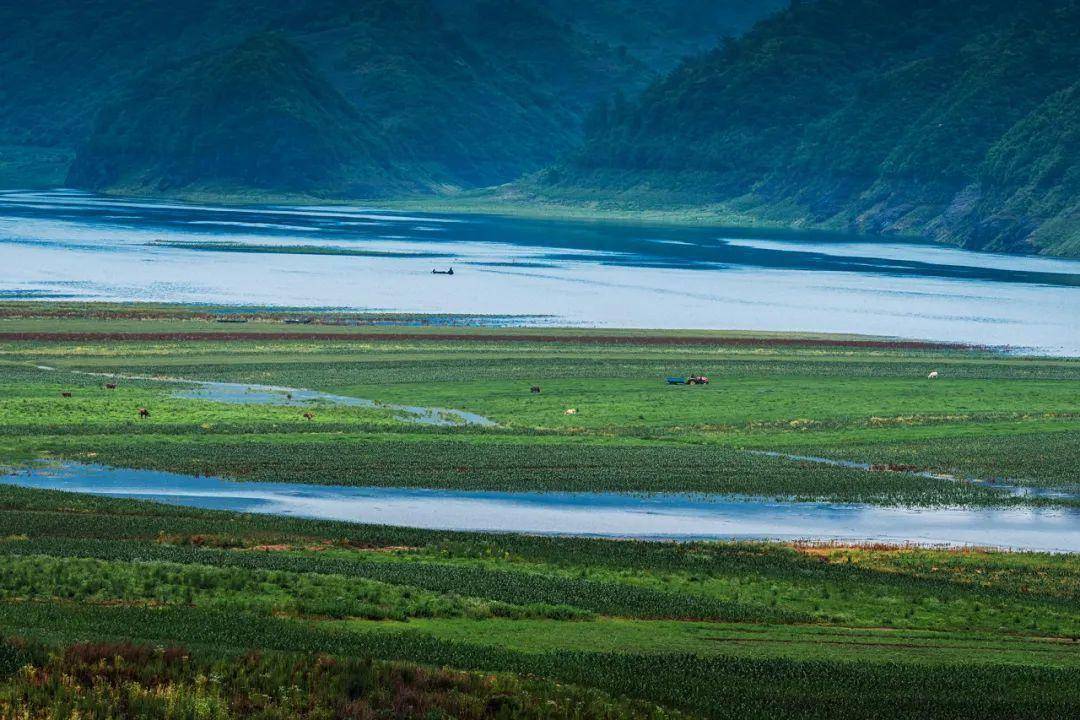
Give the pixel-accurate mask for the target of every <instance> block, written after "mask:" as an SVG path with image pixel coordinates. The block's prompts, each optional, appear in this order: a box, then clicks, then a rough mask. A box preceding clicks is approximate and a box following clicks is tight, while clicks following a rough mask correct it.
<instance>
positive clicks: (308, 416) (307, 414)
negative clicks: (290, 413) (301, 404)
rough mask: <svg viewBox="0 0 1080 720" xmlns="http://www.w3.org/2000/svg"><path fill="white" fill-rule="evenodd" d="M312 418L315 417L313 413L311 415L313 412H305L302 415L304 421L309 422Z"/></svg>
mask: <svg viewBox="0 0 1080 720" xmlns="http://www.w3.org/2000/svg"><path fill="white" fill-rule="evenodd" d="M314 417H315V413H313V412H306V413H304V419H305V420H311V419H312V418H314Z"/></svg>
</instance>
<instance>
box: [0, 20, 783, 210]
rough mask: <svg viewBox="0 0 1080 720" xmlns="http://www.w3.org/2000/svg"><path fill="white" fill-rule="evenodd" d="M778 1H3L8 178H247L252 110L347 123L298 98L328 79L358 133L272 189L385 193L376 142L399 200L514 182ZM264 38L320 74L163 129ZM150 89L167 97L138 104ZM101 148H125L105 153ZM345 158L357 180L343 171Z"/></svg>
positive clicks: (101, 183)
mask: <svg viewBox="0 0 1080 720" xmlns="http://www.w3.org/2000/svg"><path fill="white" fill-rule="evenodd" d="M777 2H778V0H769V1H768V2H764V3H762V4H761V9H760V11H756V10H748V9H747V8H746V7H745V3H743V2H738V1H736V0H701V1H700V2H697V3H694V5H695V6H701V8H705V9H706V10H708V11H709V12H708V13H705V12H704V11H701V12H700V13H699V14H698V15H697V17H698V18H699V19H700V18H708V22H709V23H711V24H712V25H710V26H708V27H705V26H704V25H703V23H704V22H705V21H702V22H698V23H693V24H688V23H687V22H686V18H685V17H684V16H683V15H681V14H680V13H678V12H674V11H672V7H674V3H672V2H671V0H648V1H646V2H636V1H633V0H608V1H606V2H604V3H601V4H599V5H598V6H597V9H596V12H586V11H583V10H580V9H577V8H576V5H575V4H573V3H565V2H547V1H546V0H512V1H508V0H469V1H468V2H459V3H449V2H445V1H444V0H370V1H366V2H362V3H357V2H350V1H349V0H299V1H298V2H292V3H282V2H277V0H250V1H248V2H240V1H239V0H187V1H186V2H183V3H114V2H106V1H104V0H57V1H56V2H51V3H48V4H46V5H40V4H38V5H32V4H26V3H23V4H16V3H3V4H2V6H0V68H2V69H3V73H4V82H3V83H0V138H2V140H0V151H2V152H0V182H2V183H3V184H4V186H7V187H12V186H19V185H23V184H26V185H31V186H41V185H49V184H62V183H64V182H65V175H66V171H67V162H68V160H69V159H70V158H71V157H72V156H73V155H74V154H76V152H77V151H82V152H81V157H80V160H79V161H78V163H77V164H76V165H75V168H74V170H73V172H72V174H71V176H70V181H71V182H75V183H78V184H84V185H85V184H87V183H89V184H88V186H89V187H93V188H96V189H121V186H120V185H118V184H117V183H118V182H119V183H121V184H123V185H127V186H131V187H130V188H128V189H133V188H143V189H147V190H149V189H152V188H158V189H160V190H165V191H168V189H177V188H181V187H186V186H189V185H191V184H192V183H194V184H196V185H199V186H204V187H212V186H215V185H235V184H237V181H242V180H244V179H245V178H247V177H248V176H249V174H250V172H251V168H250V167H245V166H244V161H240V160H239V159H238V160H237V162H238V163H239V164H238V165H237V166H236V167H232V166H229V167H226V165H227V158H228V156H229V155H230V154H232V153H234V152H245V151H243V150H240V151H238V150H236V149H235V148H233V147H232V146H233V144H234V143H233V138H232V137H231V136H230V135H229V129H230V128H241V127H244V128H245V130H246V131H247V130H250V132H247V134H246V135H245V136H243V137H240V138H237V143H238V144H239V145H240V146H241V148H243V147H244V146H246V145H248V144H250V142H251V141H252V139H253V138H254V137H255V136H256V135H257V134H258V133H264V134H265V133H271V132H275V130H274V128H273V123H272V122H269V121H268V122H263V123H260V125H261V128H250V129H248V128H246V125H247V121H246V118H251V117H252V116H253V113H255V112H257V111H258V110H259V109H260V108H265V107H268V106H278V107H281V106H284V105H293V109H292V110H291V111H290V113H288V114H290V115H291V117H292V118H293V119H294V120H295V119H299V118H305V120H304V122H303V123H301V124H306V126H307V127H308V128H309V129H312V128H316V127H327V126H325V125H320V123H327V122H328V123H329V124H330V125H331V126H335V127H337V126H340V125H341V121H340V117H339V119H338V120H333V121H331V120H330V118H329V117H327V116H324V114H323V108H319V107H309V108H301V107H299V106H295V103H296V102H298V101H300V100H301V98H302V97H305V95H304V93H303V92H301V93H299V94H298V92H297V89H298V86H308V88H309V90H312V86H311V83H316V84H319V85H322V86H324V87H323V89H322V90H319V91H317V92H314V94H309V95H307V96H306V97H307V99H308V100H311V99H313V98H315V97H319V96H323V95H326V93H327V92H329V91H328V90H327V88H332V90H333V91H334V92H336V93H339V94H340V95H341V97H342V98H344V100H345V102H347V103H348V104H349V105H351V106H352V107H353V108H354V109H355V113H358V115H359V117H360V118H362V121H361V123H360V124H361V126H362V127H353V128H351V129H350V130H349V131H348V132H345V133H344V135H348V136H350V139H348V140H345V139H343V138H342V135H343V134H342V133H341V132H339V131H338V130H337V129H335V130H334V131H333V132H331V133H330V135H331V138H332V139H327V140H326V141H325V142H329V143H331V144H332V145H333V146H334V147H333V148H332V151H331V152H328V153H326V157H320V158H315V159H312V160H310V162H312V163H313V164H314V165H316V166H320V167H315V168H304V167H297V166H295V165H294V166H293V167H292V168H290V169H285V168H283V169H281V170H280V171H277V173H276V174H277V176H278V177H277V178H275V177H273V175H274V174H275V173H274V172H271V171H269V170H267V169H265V168H264V169H263V170H260V171H259V172H260V173H261V181H260V182H259V183H258V184H256V185H255V186H254V187H255V188H256V189H264V190H265V189H273V190H275V191H280V192H293V191H295V190H297V189H303V190H305V191H306V192H307V193H309V194H340V193H342V192H349V193H362V194H364V195H368V194H372V193H368V192H363V188H364V187H365V186H367V184H368V183H369V181H370V180H371V178H372V177H373V175H372V174H371V173H372V170H371V168H372V161H373V159H374V158H375V157H376V155H373V154H372V153H375V150H374V149H375V148H377V147H381V148H382V149H383V151H385V153H386V156H385V157H386V160H387V161H388V162H389V163H390V165H392V166H393V167H394V168H395V169H396V172H395V173H390V174H389V175H388V182H386V183H384V184H381V185H379V187H377V188H373V190H374V191H375V192H374V193H373V194H385V193H387V192H398V191H399V190H400V187H401V185H400V184H399V183H398V182H397V179H396V178H397V177H398V176H407V177H408V178H409V183H408V185H410V186H418V187H421V188H423V189H433V190H447V189H453V188H461V187H475V186H484V185H490V184H495V183H501V182H506V181H509V180H512V179H514V178H516V177H518V176H520V175H521V174H522V173H527V172H532V171H535V170H538V169H540V168H542V167H545V166H547V165H549V164H550V163H552V162H553V161H554V160H555V159H557V158H558V157H559V156H560V155H561V154H563V153H565V152H566V151H567V150H569V149H571V148H573V147H575V146H577V145H578V144H579V143H580V142H581V125H582V120H583V118H584V117H585V115H586V114H587V112H588V111H589V109H590V108H592V107H593V106H595V105H596V104H597V102H599V101H600V100H602V99H604V98H606V97H608V96H610V95H612V94H614V93H615V92H616V91H622V92H625V93H628V94H631V95H633V94H635V93H637V92H639V91H640V90H641V89H643V88H644V87H646V86H647V84H648V83H649V82H651V81H652V80H653V79H655V78H656V76H657V72H658V69H659V68H667V67H670V66H673V65H674V64H676V63H677V62H678V60H679V59H680V58H681V57H682V56H683V54H685V53H686V52H689V51H692V50H696V49H697V48H699V47H701V46H702V44H703V42H704V41H703V40H702V38H703V37H708V38H709V40H708V42H709V43H711V42H712V37H713V36H714V35H719V34H723V33H727V32H731V31H737V30H739V29H742V28H744V27H746V26H747V24H749V23H750V22H752V21H753V20H754V19H756V17H758V16H759V15H760V14H762V13H765V12H767V11H768V10H770V9H773V8H775V6H776V5H777ZM654 7H655V12H653V8H654ZM699 10H700V8H699ZM610 18H618V22H609V19H610ZM714 26H715V27H714ZM714 31H715V32H714ZM266 33H275V34H277V35H278V36H280V37H281V38H282V39H283V40H285V41H287V42H288V43H290V44H291V45H294V46H296V48H298V49H299V50H300V51H302V53H303V55H305V56H306V57H307V58H308V59H309V60H310V66H305V67H304V68H303V69H298V70H296V71H291V70H289V71H285V72H284V74H283V75H282V76H281V77H277V75H275V73H276V72H277V71H279V70H283V68H282V67H280V66H279V67H278V68H276V69H275V68H272V67H266V68H263V69H262V72H265V73H267V74H266V76H265V77H263V78H261V80H262V81H263V82H262V84H261V85H260V89H259V90H258V91H251V92H242V93H240V97H241V98H247V99H249V100H251V101H252V102H253V105H251V106H250V107H245V106H244V105H243V102H241V101H230V102H229V103H226V104H225V105H224V106H223V107H220V108H215V109H214V110H213V112H212V113H211V117H210V118H209V119H207V120H206V121H205V122H206V123H213V124H214V125H215V127H214V128H210V127H208V126H207V125H206V124H203V125H198V123H196V124H197V125H198V126H197V127H181V126H180V124H179V123H178V122H176V121H174V119H173V118H169V121H168V122H164V123H162V124H160V125H159V126H157V127H155V125H156V124H157V120H156V119H155V118H160V117H161V115H160V113H162V112H169V113H171V112H174V111H178V110H181V109H184V108H187V109H190V108H193V107H195V106H196V105H197V104H198V103H199V102H201V100H200V98H199V97H198V96H199V94H200V90H199V86H200V85H201V84H202V83H203V82H210V83H212V84H213V83H225V84H228V83H233V84H236V83H242V82H244V79H243V78H244V76H243V74H241V75H238V76H237V77H236V78H234V79H233V80H225V79H224V78H223V77H222V74H223V72H224V71H225V69H226V68H227V66H228V65H229V62H230V61H229V60H227V58H229V57H234V56H231V55H230V53H233V52H234V51H235V49H236V48H238V47H240V46H241V45H242V44H243V43H244V42H245V41H246V40H247V39H248V38H250V37H252V36H257V35H264V34H266ZM635 38H638V39H639V40H636V41H635V40H634V39H635ZM642 38H644V39H646V40H647V41H646V40H640V39H642ZM635 49H640V50H641V53H642V57H640V58H639V57H638V56H637V55H636V54H635ZM211 58H216V59H211ZM278 59H279V60H280V59H281V58H278ZM252 72H254V73H255V74H256V75H257V74H258V71H254V70H252ZM206 73H210V74H211V75H216V77H203V75H204V74H206ZM301 76H303V77H301ZM252 79H254V80H256V82H258V81H259V79H258V78H252ZM277 81H280V82H281V83H282V85H283V87H282V88H281V95H280V97H274V96H273V95H274V93H275V92H276V90H275V84H276V82H277ZM150 94H152V95H154V97H155V107H153V108H141V107H138V105H139V103H140V102H142V101H143V100H144V99H146V98H147V97H148V95H150ZM189 95H190V96H189ZM167 96H168V97H167ZM317 104H318V103H316V105H317ZM332 104H334V105H340V104H341V103H340V102H337V101H335V102H334V103H332ZM99 114H100V115H101V117H100V118H99ZM346 114H348V113H346ZM330 115H337V116H340V115H341V113H340V112H338V111H337V110H333V111H331V112H330ZM317 116H319V117H322V119H321V120H315V118H316V117H317ZM307 121H313V122H314V124H313V125H312V124H307ZM287 126H289V125H288V123H286V124H285V125H283V126H281V127H279V128H277V130H276V132H282V131H284V129H285V127H287ZM144 131H145V132H144ZM357 135H358V136H359V137H360V138H362V139H366V141H367V142H363V143H360V146H362V147H360V146H357V147H360V149H359V150H358V151H357V152H356V153H355V156H350V157H349V158H348V160H347V161H346V160H344V159H343V158H342V157H340V156H339V155H340V152H341V151H343V150H344V149H345V148H346V146H350V147H353V146H355V143H354V140H355V139H356V138H355V137H354V136H357ZM196 137H198V138H200V141H202V142H207V143H209V142H211V141H213V142H219V143H221V144H220V145H203V146H201V147H200V149H201V150H202V151H204V152H208V153H209V154H210V155H211V156H218V158H217V160H213V159H211V160H210V161H209V162H208V163H206V164H205V165H198V164H196V165H191V164H187V165H185V163H186V162H187V161H186V160H183V159H177V162H174V163H167V162H162V161H161V158H160V157H159V158H158V159H157V160H155V161H153V162H148V158H147V157H146V155H147V148H146V147H144V145H149V146H151V150H152V151H153V152H158V153H159V155H160V152H161V151H163V150H164V149H166V148H169V147H172V148H180V147H182V146H184V145H185V143H189V142H190V141H191V140H193V139H195V138H196ZM128 143H131V144H128ZM268 143H269V145H268ZM273 143H274V141H273V140H272V139H271V138H269V137H268V136H266V137H264V138H263V140H260V141H259V144H260V145H261V146H263V147H264V148H272V147H274V144H273ZM316 147H317V146H313V147H310V148H309V149H311V150H315V149H316ZM105 149H109V150H110V151H116V152H117V156H116V157H113V158H104V157H103V156H102V155H101V151H103V150H105ZM301 149H303V147H301V148H297V150H296V151H295V153H294V154H298V153H299V152H300V150H301ZM279 150H280V148H279ZM321 150H323V151H327V150H331V149H330V148H321ZM129 161H130V162H132V163H133V164H132V165H130V166H129V165H127V164H126V163H127V162H129ZM328 163H329V164H331V165H334V166H335V168H334V169H333V171H332V172H331V171H329V170H328V169H327V168H325V167H321V166H323V165H326V164H328ZM303 164H304V163H301V165H303ZM346 168H353V170H354V171H355V175H354V176H350V177H348V178H346V177H344V176H343V172H344V170H345V169H346ZM293 170H297V171H299V175H298V176H296V175H294V174H293ZM174 171H175V172H179V173H181V174H180V175H176V174H173V173H174ZM155 173H158V174H157V175H155ZM185 173H186V174H185ZM286 176H288V181H287V182H286V181H285V178H286ZM320 178H330V179H331V180H332V181H328V182H327V183H325V184H324V183H323V181H322V180H318V179H320ZM316 180H318V181H317V182H316ZM301 186H302V187H301Z"/></svg>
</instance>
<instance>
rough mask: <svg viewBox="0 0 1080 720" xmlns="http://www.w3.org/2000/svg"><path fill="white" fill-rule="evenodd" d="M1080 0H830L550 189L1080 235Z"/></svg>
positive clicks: (605, 121) (1007, 239)
mask: <svg viewBox="0 0 1080 720" xmlns="http://www.w3.org/2000/svg"><path fill="white" fill-rule="evenodd" d="M1078 33H1080V4H1078V3H1077V2H1075V0H1032V1H1031V2H1026V3H1013V2H1005V1H1004V0H980V1H977V2H971V1H970V0H870V1H867V0H818V1H817V2H802V3H796V4H795V5H794V6H793V7H792V8H790V9H789V10H787V11H785V12H783V13H781V14H779V15H778V16H776V17H774V18H771V19H769V20H766V21H764V22H762V23H760V24H759V25H758V26H756V27H755V28H754V29H753V30H752V31H751V32H749V33H748V34H747V35H746V36H744V37H743V38H741V39H739V40H735V41H731V42H727V43H725V44H724V45H723V46H722V47H720V48H718V49H716V50H715V51H713V52H712V53H710V54H709V55H706V56H703V57H701V58H698V59H695V60H692V61H690V62H687V63H684V64H683V65H682V66H680V67H679V68H678V69H677V70H675V71H674V72H672V73H671V74H670V75H669V76H667V77H665V78H664V79H663V80H661V81H659V82H657V83H656V84H654V85H653V86H652V87H651V88H649V89H648V90H647V91H646V92H645V93H643V94H642V96H641V98H640V100H638V101H633V102H621V103H615V104H612V105H610V106H608V107H605V108H603V109H602V111H600V112H597V113H596V114H595V115H594V116H593V117H592V118H591V120H590V122H589V125H588V137H587V141H586V144H585V146H584V148H583V149H582V150H581V151H580V153H578V154H576V155H574V156H573V157H572V158H571V159H570V160H569V161H567V162H566V163H564V164H563V165H562V166H561V167H559V168H557V169H556V170H555V171H553V172H550V173H548V174H546V175H545V176H544V179H543V182H545V183H546V184H547V185H548V189H550V190H554V189H560V188H559V186H562V187H561V191H563V192H567V191H574V190H577V191H581V190H585V189H587V190H588V191H591V192H599V193H607V194H609V195H610V194H619V195H622V196H629V197H633V198H635V199H637V200H638V201H651V202H656V203H714V202H719V203H724V204H727V205H729V206H731V207H733V208H737V209H740V210H743V211H749V212H751V213H754V214H758V215H760V216H766V217H770V218H773V219H781V220H787V221H795V222H810V223H817V224H827V225H832V226H842V227H848V228H852V229H857V230H860V231H866V232H875V233H897V232H903V233H926V234H931V235H934V236H937V237H940V238H943V239H948V240H951V241H955V242H960V243H962V244H964V245H966V246H969V247H979V248H988V249H996V250H1030V249H1040V248H1041V249H1051V250H1056V251H1061V250H1062V249H1065V248H1068V247H1070V243H1073V245H1075V243H1076V232H1077V231H1076V227H1077V224H1076V217H1077V215H1076V188H1077V184H1076V183H1077V180H1076V178H1077V169H1076V168H1077V162H1078V156H1077V153H1076V143H1077V140H1076V137H1077V128H1078V127H1080V125H1078V118H1077V114H1076V110H1075V102H1074V100H1075V96H1076V90H1075V84H1076V83H1077V81H1078V80H1080V45H1078V44H1077V43H1076V41H1075V39H1076V37H1077V36H1078Z"/></svg>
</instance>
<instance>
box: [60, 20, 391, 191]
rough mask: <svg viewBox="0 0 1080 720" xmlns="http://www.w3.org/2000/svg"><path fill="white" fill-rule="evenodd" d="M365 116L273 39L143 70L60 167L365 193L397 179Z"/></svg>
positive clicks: (132, 186) (159, 180)
mask: <svg viewBox="0 0 1080 720" xmlns="http://www.w3.org/2000/svg"><path fill="white" fill-rule="evenodd" d="M389 155H390V150H389V148H387V147H385V146H384V145H383V144H382V141H381V139H380V138H377V137H376V132H375V130H374V128H373V123H372V122H371V121H370V120H369V119H367V118H364V117H363V116H362V115H361V114H360V113H359V112H358V111H357V110H356V109H355V108H354V107H353V106H352V105H350V104H349V102H348V101H346V100H345V99H344V98H343V97H342V96H341V95H340V94H339V93H338V92H337V91H336V90H334V89H333V88H332V87H331V86H330V85H329V84H328V83H327V82H326V80H325V79H323V78H322V77H321V76H320V75H319V74H318V72H317V71H316V70H315V69H314V68H313V67H312V66H311V63H310V62H309V61H308V60H307V58H306V57H305V56H304V54H303V53H302V52H301V51H300V50H299V49H297V48H296V47H295V46H294V45H292V44H290V43H289V42H288V41H287V40H285V39H284V38H282V37H281V36H278V35H272V34H269V35H259V36H255V37H252V38H251V39H249V40H247V41H246V42H244V43H242V44H241V45H240V46H238V47H236V48H234V49H230V50H228V51H223V52H220V53H215V54H212V55H210V56H208V57H206V58H204V59H201V60H199V61H196V62H191V63H185V64H184V65H182V66H180V67H177V68H175V69H174V68H168V69H164V70H162V71H158V72H154V73H152V74H148V75H147V76H145V77H144V78H142V79H141V81H140V82H138V83H135V84H134V85H133V86H132V87H131V88H130V89H129V90H128V91H126V92H125V93H124V95H123V96H122V97H121V98H120V99H119V100H118V101H117V102H115V103H114V104H112V105H109V106H107V107H106V108H105V110H104V111H103V112H101V113H100V114H99V116H98V120H97V123H96V125H95V128H94V131H93V134H92V135H91V139H90V141H89V142H88V143H86V144H85V145H84V146H83V148H82V149H81V150H80V152H79V154H78V156H77V157H76V160H75V163H74V164H73V165H72V167H71V170H70V172H69V174H68V179H69V181H70V183H71V184H72V185H76V186H78V187H85V188H91V189H109V188H117V187H119V188H124V189H127V190H130V191H136V192H137V191H145V190H150V191H168V190H172V189H176V188H189V187H192V186H201V185H205V184H210V185H211V186H220V187H223V188H226V189H227V188H236V187H244V188H253V189H276V190H285V191H293V192H303V191H305V190H306V189H308V188H312V187H319V188H330V189H336V190H340V191H341V192H342V193H345V194H363V195H371V194H375V193H379V192H383V191H385V190H386V189H387V188H391V187H395V186H396V187H399V188H400V187H403V186H404V185H405V183H404V182H403V181H401V180H400V179H398V178H396V177H395V171H393V170H391V169H390V168H389V166H388V157H389Z"/></svg>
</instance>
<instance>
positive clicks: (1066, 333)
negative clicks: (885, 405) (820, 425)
mask: <svg viewBox="0 0 1080 720" xmlns="http://www.w3.org/2000/svg"><path fill="white" fill-rule="evenodd" d="M298 253H302V254H298ZM329 253H333V254H329ZM451 266H452V267H453V268H454V275H453V276H452V277H451V276H443V275H432V273H431V271H432V269H433V268H435V267H438V268H440V269H443V268H447V267H451ZM15 298H25V299H34V298H37V299H55V300H110V301H133V300H138V301H168V302H189V303H215V304H244V305H280V306H294V307H298V306H303V307H333V308H352V309H359V310H378V311H401V312H417V313H432V312H437V313H455V314H465V315H497V316H528V317H522V318H518V319H517V322H530V323H545V324H558V325H575V326H602V327H647V328H717V329H746V330H792V331H821V332H844V333H866V334H873V335H885V336H896V337H909V338H927V339H936V340H947V341H961V342H971V343H978V344H989V345H1000V346H1011V347H1014V348H1018V349H1028V350H1034V351H1036V352H1040V353H1046V354H1057V355H1080V319H1078V318H1080V313H1078V308H1080V261H1071V260H1060V259H1053V258H1041V257H1016V256H1004V255H995V254H988V253H973V252H967V251H963V250H958V249H953V248H948V247H943V246H938V245H932V244H928V243H917V242H896V241H889V242H874V241H868V240H865V239H860V238H854V237H850V236H841V235H829V234H823V233H791V232H787V233H781V232H760V231H758V232H750V231H741V230H728V229H723V228H716V227H670V226H657V225H647V224H628V223H607V222H596V223H588V222H562V221H538V220H520V219H509V218H503V217H494V216H477V215H473V216H468V215H432V214H419V213H397V212H388V211H379V210H372V209H367V208H363V207H346V206H341V207H339V206H334V207H292V206H272V207H266V206H261V207H228V206H212V205H189V204H182V203H172V202H156V201H146V200H123V199H115V198H102V197H96V196H92V195H87V194H83V193H77V192H71V191H54V192H33V193H31V192H7V193H0V299H15Z"/></svg>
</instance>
